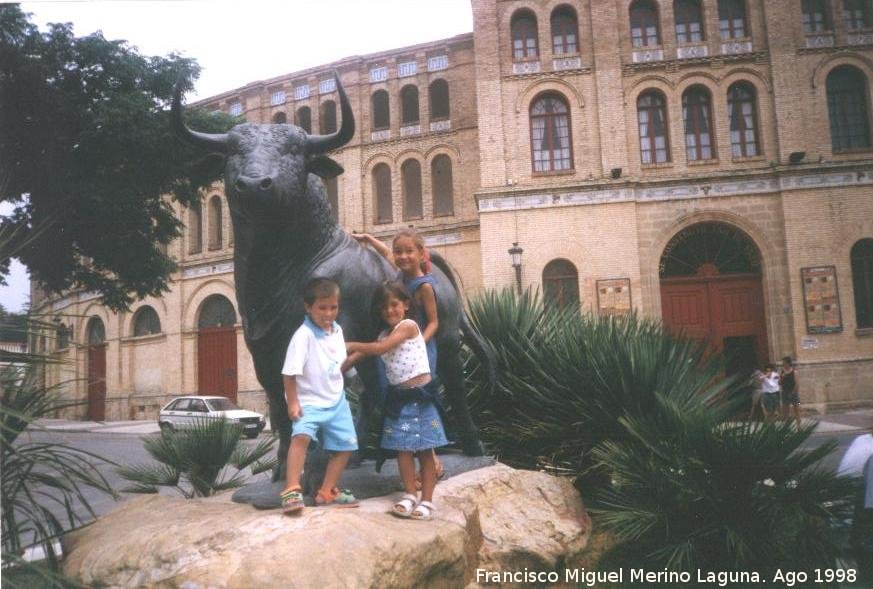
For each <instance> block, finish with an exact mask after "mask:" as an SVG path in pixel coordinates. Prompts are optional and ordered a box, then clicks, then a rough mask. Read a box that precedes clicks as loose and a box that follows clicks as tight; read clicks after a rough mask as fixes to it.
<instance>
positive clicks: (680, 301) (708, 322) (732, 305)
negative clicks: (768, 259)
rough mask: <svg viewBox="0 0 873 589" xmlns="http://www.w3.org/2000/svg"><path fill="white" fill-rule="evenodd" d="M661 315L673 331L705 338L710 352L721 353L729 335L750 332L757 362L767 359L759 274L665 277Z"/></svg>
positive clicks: (731, 336)
mask: <svg viewBox="0 0 873 589" xmlns="http://www.w3.org/2000/svg"><path fill="white" fill-rule="evenodd" d="M661 316H662V318H663V321H664V325H666V326H667V328H668V329H669V330H670V331H671V332H673V333H676V334H677V335H678V334H679V333H682V334H684V335H685V336H686V337H690V338H694V339H700V340H704V341H706V342H707V346H708V348H709V351H710V353H714V354H718V353H721V352H722V351H723V350H724V344H725V339H726V338H740V337H748V336H751V337H754V342H755V343H754V346H755V355H756V356H757V361H758V363H761V362H764V361H765V360H766V359H767V330H766V324H765V319H764V296H763V290H762V288H761V279H760V278H759V277H749V276H746V277H737V276H711V277H692V278H675V279H665V280H662V281H661Z"/></svg>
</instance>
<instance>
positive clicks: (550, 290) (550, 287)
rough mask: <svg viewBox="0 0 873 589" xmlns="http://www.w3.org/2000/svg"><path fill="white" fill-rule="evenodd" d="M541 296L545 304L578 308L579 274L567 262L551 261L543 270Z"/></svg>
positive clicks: (574, 267) (570, 263)
mask: <svg viewBox="0 0 873 589" xmlns="http://www.w3.org/2000/svg"><path fill="white" fill-rule="evenodd" d="M543 296H544V298H545V302H546V303H547V304H552V305H556V306H558V307H568V306H573V307H578V306H579V272H577V271H576V266H574V265H573V263H572V262H569V261H567V260H561V259H558V260H552V261H551V262H549V263H548V264H546V267H545V268H543Z"/></svg>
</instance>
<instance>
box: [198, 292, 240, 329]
mask: <svg viewBox="0 0 873 589" xmlns="http://www.w3.org/2000/svg"><path fill="white" fill-rule="evenodd" d="M235 323H236V311H234V309H233V305H232V304H231V302H230V301H229V300H227V297H225V296H222V295H218V294H216V295H209V296H208V297H206V300H205V301H203V304H202V305H201V306H200V318H199V319H198V320H197V328H198V329H203V328H204V327H232V326H233V325H234V324H235Z"/></svg>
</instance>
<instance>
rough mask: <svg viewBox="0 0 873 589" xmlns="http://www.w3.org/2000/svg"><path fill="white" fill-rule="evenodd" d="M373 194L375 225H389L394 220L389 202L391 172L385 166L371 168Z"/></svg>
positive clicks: (379, 165) (377, 165) (391, 205)
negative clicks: (374, 199)
mask: <svg viewBox="0 0 873 589" xmlns="http://www.w3.org/2000/svg"><path fill="white" fill-rule="evenodd" d="M373 194H375V195H376V223H390V222H391V221H392V220H393V219H394V212H393V207H394V205H393V203H392V202H391V201H392V199H391V170H390V168H388V165H387V164H376V167H374V168H373Z"/></svg>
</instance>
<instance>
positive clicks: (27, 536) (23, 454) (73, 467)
mask: <svg viewBox="0 0 873 589" xmlns="http://www.w3.org/2000/svg"><path fill="white" fill-rule="evenodd" d="M42 368H43V367H42V365H41V364H40V363H38V362H34V360H33V359H32V358H25V362H21V363H18V364H13V365H9V366H6V367H4V368H2V369H0V389H2V403H0V470H2V473H3V476H2V479H0V497H2V504H3V513H2V547H3V553H2V560H3V564H4V568H6V572H5V573H4V574H8V573H9V572H12V569H10V568H9V567H13V568H14V569H16V570H15V573H16V574H21V573H22V572H24V573H26V574H29V575H31V576H30V577H28V578H29V579H31V580H32V579H33V578H41V579H43V581H45V582H46V583H50V584H57V585H60V584H63V583H64V581H62V580H61V578H60V577H59V576H58V575H57V574H56V573H55V571H57V569H58V557H59V555H58V552H57V549H56V544H57V542H58V540H59V539H60V536H61V535H62V534H63V533H65V532H67V531H69V530H71V529H74V528H76V527H78V526H80V525H82V524H84V523H86V522H87V521H88V520H90V519H93V518H94V517H96V513H95V512H94V510H93V509H92V507H91V505H90V503H89V501H88V499H87V496H86V495H85V488H86V487H92V488H94V489H98V490H100V491H102V492H104V493H108V494H110V495H113V496H115V492H114V491H113V490H112V488H111V487H110V485H109V483H108V481H107V480H106V479H105V477H104V476H103V475H102V474H101V473H100V471H99V470H98V469H97V466H96V465H97V464H99V463H101V462H108V461H106V460H105V459H103V458H101V457H99V456H97V455H95V454H92V453H90V452H87V451H84V450H80V449H77V448H73V447H71V446H69V445H66V444H61V443H53V442H39V441H22V440H23V438H20V436H21V434H22V433H23V432H25V430H27V431H28V432H33V431H39V426H38V425H37V424H35V423H34V422H35V421H36V420H37V419H39V418H41V417H45V416H47V415H51V414H53V413H54V412H55V411H56V410H58V409H61V408H63V407H64V406H65V405H64V404H62V403H61V402H59V401H58V400H57V398H56V396H55V394H54V393H55V391H54V390H53V389H46V388H45V387H44V386H43V385H42V378H41V374H40V371H41V370H42ZM28 548H39V549H41V550H42V552H43V554H45V558H46V561H47V563H46V564H47V565H48V566H47V568H43V567H33V566H31V565H30V564H29V563H28V562H25V560H24V559H23V558H22V555H23V554H24V552H25V550H27V549H28ZM22 569H26V570H24V571H22ZM16 574H13V575H11V576H10V577H9V578H8V579H7V580H8V581H10V582H11V583H12V584H13V585H14V584H15V583H16V579H17V578H19V577H18V576H17V575H16ZM29 582H30V581H27V582H22V583H21V584H22V585H26V584H28V583H29Z"/></svg>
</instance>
